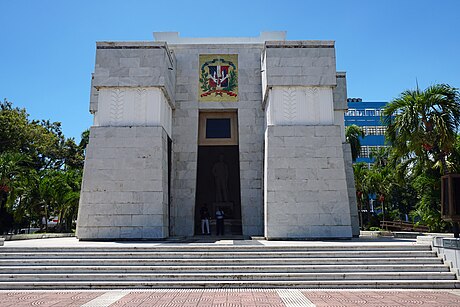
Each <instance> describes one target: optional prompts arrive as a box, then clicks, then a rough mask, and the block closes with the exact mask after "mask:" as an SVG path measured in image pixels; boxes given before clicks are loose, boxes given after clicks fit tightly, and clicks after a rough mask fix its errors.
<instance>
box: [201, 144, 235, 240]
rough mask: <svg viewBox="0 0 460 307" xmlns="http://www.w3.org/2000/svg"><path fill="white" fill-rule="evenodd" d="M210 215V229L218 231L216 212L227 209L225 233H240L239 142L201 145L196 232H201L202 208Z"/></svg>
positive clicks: (213, 231)
mask: <svg viewBox="0 0 460 307" xmlns="http://www.w3.org/2000/svg"><path fill="white" fill-rule="evenodd" d="M203 204H206V205H207V207H208V210H209V213H210V215H211V218H212V221H211V233H213V234H215V233H216V228H215V212H216V210H217V208H218V207H221V208H222V210H223V211H224V213H225V235H241V234H242V230H241V195H240V161H239V147H238V145H230V146H198V169H197V187H196V203H195V234H197V235H198V234H201V219H200V208H201V207H202V206H203Z"/></svg>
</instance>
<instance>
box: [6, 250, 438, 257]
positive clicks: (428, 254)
mask: <svg viewBox="0 0 460 307" xmlns="http://www.w3.org/2000/svg"><path fill="white" fill-rule="evenodd" d="M434 256H436V252H434V251H328V252H323V251H315V252H297V251H292V252H291V251H285V252H276V253H275V252H271V251H264V252H262V251H257V252H246V251H239V252H229V251H226V252H200V253H198V252H71V253H64V252H63V253H56V252H41V253H0V259H22V258H27V259H31V258H35V259H43V258H44V259H59V258H65V259H74V258H75V259H105V258H110V259H124V258H129V259H180V258H184V259H215V258H220V259H224V258H230V259H232V258H280V257H283V258H332V257H337V258H357V257H366V258H395V257H434Z"/></svg>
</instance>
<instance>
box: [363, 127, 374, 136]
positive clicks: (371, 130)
mask: <svg viewBox="0 0 460 307" xmlns="http://www.w3.org/2000/svg"><path fill="white" fill-rule="evenodd" d="M365 133H366V135H376V134H377V129H376V127H374V126H367V127H366V129H365Z"/></svg>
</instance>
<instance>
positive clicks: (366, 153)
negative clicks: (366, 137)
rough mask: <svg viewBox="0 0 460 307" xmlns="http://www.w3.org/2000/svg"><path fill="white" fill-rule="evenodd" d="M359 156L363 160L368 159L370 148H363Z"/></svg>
mask: <svg viewBox="0 0 460 307" xmlns="http://www.w3.org/2000/svg"><path fill="white" fill-rule="evenodd" d="M359 156H360V157H361V158H368V157H369V147H368V146H361V150H360V152H359Z"/></svg>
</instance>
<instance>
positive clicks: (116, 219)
mask: <svg viewBox="0 0 460 307" xmlns="http://www.w3.org/2000/svg"><path fill="white" fill-rule="evenodd" d="M167 161H168V159H167V134H166V132H165V130H164V129H163V128H162V127H92V128H91V130H90V141H89V144H88V147H87V152H86V161H85V170H84V175H83V185H82V189H81V197H80V208H79V214H78V223H77V237H78V239H80V240H108V239H159V238H166V237H167V236H168V193H167V191H168V174H167V169H168V166H167Z"/></svg>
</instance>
